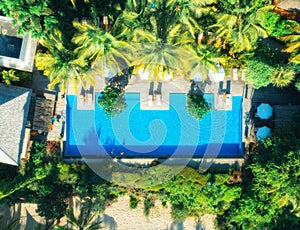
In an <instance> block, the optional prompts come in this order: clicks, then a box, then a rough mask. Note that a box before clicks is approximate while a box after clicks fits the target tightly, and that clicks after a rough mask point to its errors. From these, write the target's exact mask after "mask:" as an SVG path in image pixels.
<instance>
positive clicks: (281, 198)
mask: <svg viewBox="0 0 300 230" xmlns="http://www.w3.org/2000/svg"><path fill="white" fill-rule="evenodd" d="M295 131H296V133H295ZM298 134H299V130H293V131H291V130H290V129H287V128H285V129H281V130H277V131H276V133H275V134H274V136H273V137H272V138H269V139H267V140H265V141H263V142H262V143H261V145H259V146H257V148H256V149H255V150H254V151H253V152H252V157H253V159H252V162H251V164H250V165H249V169H251V171H252V173H253V177H254V178H253V180H252V181H251V183H249V184H246V185H245V186H244V188H243V189H244V192H243V193H242V196H241V197H240V199H237V200H235V202H234V203H233V204H232V206H231V207H230V209H228V212H226V214H225V215H223V216H220V219H219V220H220V221H219V224H220V226H221V228H222V229H228V228H230V229H240V228H242V229H257V228H262V227H267V228H268V229H293V228H296V226H299V224H300V218H299V217H300V212H299V210H300V209H299V191H300V187H299V184H300V183H299V182H300V173H299V172H300V151H299V150H300V138H299V136H296V135H298Z"/></svg>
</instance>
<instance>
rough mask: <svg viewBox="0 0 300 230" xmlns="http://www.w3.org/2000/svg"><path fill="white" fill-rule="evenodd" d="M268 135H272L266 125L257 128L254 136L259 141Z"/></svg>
mask: <svg viewBox="0 0 300 230" xmlns="http://www.w3.org/2000/svg"><path fill="white" fill-rule="evenodd" d="M270 136H272V134H271V129H270V128H269V127H267V126H263V127H261V128H259V129H258V130H257V133H256V138H257V140H259V141H261V140H264V139H266V138H267V137H270Z"/></svg>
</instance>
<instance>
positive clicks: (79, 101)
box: [77, 95, 84, 105]
mask: <svg viewBox="0 0 300 230" xmlns="http://www.w3.org/2000/svg"><path fill="white" fill-rule="evenodd" d="M77 104H78V105H84V96H83V95H79V96H78V98H77Z"/></svg>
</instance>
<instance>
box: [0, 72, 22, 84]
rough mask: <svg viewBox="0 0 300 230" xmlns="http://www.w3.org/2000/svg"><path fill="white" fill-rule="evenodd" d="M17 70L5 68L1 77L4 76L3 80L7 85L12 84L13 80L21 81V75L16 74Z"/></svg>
mask: <svg viewBox="0 0 300 230" xmlns="http://www.w3.org/2000/svg"><path fill="white" fill-rule="evenodd" d="M15 72H16V71H15V70H13V69H10V70H3V71H2V72H1V77H2V81H3V82H4V83H5V84H6V85H10V84H11V82H12V81H19V80H20V79H19V77H17V76H16V75H15Z"/></svg>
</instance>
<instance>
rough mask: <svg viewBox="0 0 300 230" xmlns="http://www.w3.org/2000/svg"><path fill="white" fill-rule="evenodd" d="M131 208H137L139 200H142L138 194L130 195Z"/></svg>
mask: <svg viewBox="0 0 300 230" xmlns="http://www.w3.org/2000/svg"><path fill="white" fill-rule="evenodd" d="M129 202H130V209H135V208H137V206H138V204H139V202H140V199H139V197H138V196H135V195H130V200H129Z"/></svg>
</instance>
